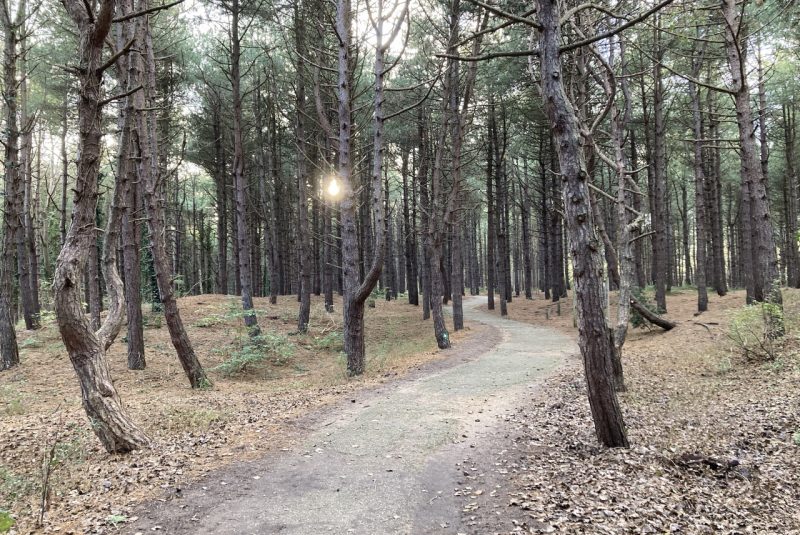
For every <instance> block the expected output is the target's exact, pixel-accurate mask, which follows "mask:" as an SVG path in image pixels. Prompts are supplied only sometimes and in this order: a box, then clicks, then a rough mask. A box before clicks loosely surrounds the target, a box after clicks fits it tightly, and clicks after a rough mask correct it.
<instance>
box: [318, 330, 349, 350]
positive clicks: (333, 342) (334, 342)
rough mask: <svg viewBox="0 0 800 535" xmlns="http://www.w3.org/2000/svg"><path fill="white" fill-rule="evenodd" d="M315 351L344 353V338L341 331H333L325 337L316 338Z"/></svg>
mask: <svg viewBox="0 0 800 535" xmlns="http://www.w3.org/2000/svg"><path fill="white" fill-rule="evenodd" d="M314 349H316V350H317V351H323V350H328V351H344V337H343V336H342V333H341V331H331V332H329V333H328V334H326V335H324V336H315V337H314Z"/></svg>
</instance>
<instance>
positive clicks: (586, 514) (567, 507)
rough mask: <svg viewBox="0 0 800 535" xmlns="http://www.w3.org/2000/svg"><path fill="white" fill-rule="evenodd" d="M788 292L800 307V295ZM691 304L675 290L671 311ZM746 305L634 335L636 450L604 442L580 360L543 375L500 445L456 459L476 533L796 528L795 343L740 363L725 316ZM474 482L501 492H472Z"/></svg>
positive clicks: (727, 301) (676, 315)
mask: <svg viewBox="0 0 800 535" xmlns="http://www.w3.org/2000/svg"><path fill="white" fill-rule="evenodd" d="M787 294H788V295H786V297H787V315H789V314H790V313H791V314H794V313H795V312H796V310H795V308H797V302H798V294H797V292H792V293H789V292H787ZM695 299H696V298H695V296H694V294H693V293H687V294H683V295H678V296H674V297H672V298H671V300H670V301H669V302H668V306H669V307H670V310H671V312H672V314H671V315H670V317H671V319H673V320H675V319H677V320H678V321H685V322H686V323H688V322H689V321H691V320H690V318H692V316H691V312H693V304H694V300H695ZM743 301H744V298H743V296H742V295H741V294H739V293H737V294H736V295H734V296H729V297H726V298H724V299H713V300H712V302H711V307H712V310H715V312H714V313H713V314H708V315H704V316H705V317H706V318H712V319H714V320H715V321H717V322H719V323H720V325H719V326H718V327H716V326H715V328H714V331H713V332H712V333H709V332H708V331H707V330H706V329H694V328H692V327H687V326H683V327H682V328H679V329H675V331H673V332H671V333H656V332H654V333H652V334H646V333H635V334H634V336H633V337H632V340H630V341H629V343H628V344H627V345H626V352H625V356H624V361H625V366H626V370H625V371H626V378H627V383H628V387H629V391H628V392H627V393H625V394H622V395H621V396H620V400H621V405H622V407H623V410H624V412H625V421H626V424H627V426H628V432H629V437H630V439H631V444H632V447H631V449H629V450H608V449H604V448H601V447H599V446H597V441H596V440H595V437H594V435H593V430H592V427H591V418H590V413H589V407H588V402H587V400H586V391H585V386H584V381H583V377H582V368H581V366H580V365H579V364H577V363H575V364H572V365H570V367H569V368H568V369H566V370H564V371H563V372H562V373H561V374H559V375H558V376H555V377H553V378H551V379H549V380H548V381H546V383H545V384H544V386H543V387H542V388H540V389H537V391H536V393H535V394H533V395H532V396H531V398H530V403H529V404H528V405H527V406H526V407H524V408H523V409H520V410H518V411H516V412H515V413H513V414H508V415H506V416H505V418H504V421H503V422H502V423H501V425H502V426H503V428H505V429H506V430H507V432H508V434H509V437H510V438H509V439H508V443H507V444H505V446H504V449H500V450H499V451H493V452H485V451H478V452H476V455H475V456H474V457H472V458H471V459H466V460H465V462H464V463H462V465H461V466H459V467H458V468H459V470H461V471H462V473H463V474H464V481H463V482H462V483H463V484H464V485H465V486H464V487H460V488H459V489H457V490H456V493H457V494H458V495H461V496H463V497H464V498H463V499H464V503H465V504H467V505H468V507H465V510H464V518H463V520H464V522H465V524H466V525H467V526H469V528H470V532H472V533H592V534H594V533H659V534H661V533H765V534H791V533H800V444H798V442H800V440H798V435H797V433H798V431H800V387H798V385H799V384H800V381H799V380H800V359H798V357H797V353H796V351H795V350H796V348H797V347H798V343H797V341H796V340H790V343H789V344H787V348H786V354H785V355H784V356H783V357H782V358H781V360H780V361H778V362H777V363H772V364H766V365H752V364H746V363H745V362H743V361H742V360H741V359H737V358H735V357H732V356H731V354H730V353H729V352H728V349H727V345H726V344H725V341H724V329H725V322H726V318H727V315H726V312H725V311H726V309H733V308H735V307H738V306H741V304H742V303H743ZM511 306H513V304H512V305H511ZM528 306H529V307H530V306H531V305H530V304H528ZM531 308H533V307H531ZM684 315H685V316H686V317H683V316H684ZM520 316H523V315H522V314H519V313H518V316H517V318H516V319H522V320H524V319H527V320H528V321H532V322H540V323H543V322H542V319H541V315H533V314H529V315H528V317H527V318H525V317H520ZM512 317H513V314H512ZM568 321H569V320H568V319H567V318H564V319H563V320H562V327H564V326H565V325H566V324H567V322H568ZM468 486H469V487H474V488H479V487H480V488H483V487H484V486H491V487H493V488H494V490H495V491H496V492H493V493H492V494H491V495H486V494H484V495H483V496H482V497H481V498H483V500H475V496H474V493H473V494H470V493H468V491H466V490H465V488H467V487H468Z"/></svg>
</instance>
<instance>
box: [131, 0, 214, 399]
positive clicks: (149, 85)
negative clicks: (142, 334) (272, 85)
mask: <svg viewBox="0 0 800 535" xmlns="http://www.w3.org/2000/svg"><path fill="white" fill-rule="evenodd" d="M143 7H145V8H146V3H145V6H143ZM137 42H138V43H139V46H140V47H141V52H140V53H139V54H133V55H132V56H131V58H130V62H131V65H132V67H131V69H132V70H135V72H134V73H132V76H131V78H132V80H136V81H137V82H138V83H136V84H135V85H142V86H143V88H144V89H143V90H141V91H137V92H136V93H134V108H135V110H136V114H135V118H134V143H135V146H136V147H137V149H138V154H137V156H138V159H137V162H138V163H137V175H138V178H139V181H140V183H141V186H140V187H141V189H142V190H143V194H144V205H145V209H146V213H147V226H148V230H149V231H150V250H151V255H152V259H153V268H154V271H155V277H156V283H157V286H158V293H159V298H160V300H161V303H162V305H163V307H164V319H165V320H166V322H167V328H168V329H169V334H170V339H171V341H172V345H173V347H174V348H175V351H176V353H177V355H178V360H179V361H180V363H181V366H182V367H183V371H184V372H185V373H186V376H187V377H188V379H189V384H191V386H192V388H205V387H208V386H210V384H211V382H210V381H209V380H208V378H207V377H206V374H205V371H204V370H203V367H202V365H201V364H200V361H199V360H198V359H197V355H195V352H194V348H193V347H192V344H191V342H190V340H189V337H188V335H187V334H186V329H185V328H184V326H183V320H182V319H181V315H180V311H179V309H178V303H177V300H176V299H175V291H174V289H173V287H172V277H171V274H170V262H169V255H168V253H167V247H166V242H165V234H166V233H165V230H166V229H165V224H164V206H163V198H162V197H161V195H160V189H159V184H161V167H160V164H159V155H158V148H159V145H158V130H157V128H156V117H155V113H154V112H153V109H154V108H155V106H154V102H153V100H154V95H155V91H156V83H155V57H154V54H153V44H152V36H151V35H150V27H149V21H148V18H147V17H146V16H145V17H143V18H142V19H140V22H139V25H138V26H137Z"/></svg>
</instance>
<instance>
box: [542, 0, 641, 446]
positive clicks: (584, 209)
mask: <svg viewBox="0 0 800 535" xmlns="http://www.w3.org/2000/svg"><path fill="white" fill-rule="evenodd" d="M537 7H538V17H539V23H540V25H541V29H540V32H539V50H540V54H541V63H542V67H541V88H542V96H543V101H544V108H545V112H546V114H547V117H548V119H549V121H550V126H551V128H552V130H553V135H554V137H555V139H556V144H555V146H556V150H557V153H558V158H559V164H560V169H561V176H562V184H563V199H564V214H565V219H566V221H567V228H568V230H569V243H570V254H571V256H572V259H573V270H574V284H575V293H576V296H577V323H578V333H579V338H578V340H579V345H580V348H581V353H582V355H583V360H584V367H585V372H586V379H587V386H588V392H589V405H590V408H591V411H592V417H593V419H594V422H595V431H596V433H597V437H598V439H599V440H600V442H601V443H602V444H604V445H606V446H610V447H627V446H628V439H627V436H626V432H625V425H624V423H623V419H622V412H621V410H620V408H619V403H618V401H617V396H616V393H615V391H614V384H613V378H612V373H611V372H612V370H611V352H612V351H613V350H614V349H613V345H612V343H611V339H610V336H608V334H607V333H608V330H607V327H606V320H605V312H604V310H603V306H602V296H601V292H602V288H601V278H602V276H601V271H602V267H601V258H600V254H599V250H600V247H599V244H598V241H597V236H596V235H595V232H594V225H593V221H592V209H591V206H590V199H589V187H588V185H587V179H588V175H587V172H586V168H585V162H584V158H583V149H582V147H581V138H580V131H579V126H578V121H577V118H576V116H575V112H574V109H573V107H572V104H571V103H570V102H569V100H568V99H567V96H566V93H565V91H564V86H563V82H562V79H563V76H562V69H561V60H560V56H559V46H560V42H561V29H560V26H561V24H560V16H559V9H558V5H557V3H556V1H555V0H537Z"/></svg>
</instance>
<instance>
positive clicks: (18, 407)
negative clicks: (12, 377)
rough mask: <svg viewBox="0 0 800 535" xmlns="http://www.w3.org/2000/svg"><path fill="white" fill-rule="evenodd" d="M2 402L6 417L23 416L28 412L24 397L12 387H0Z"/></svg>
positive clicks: (0, 399) (0, 400)
mask: <svg viewBox="0 0 800 535" xmlns="http://www.w3.org/2000/svg"><path fill="white" fill-rule="evenodd" d="M0 402H2V405H3V413H4V414H5V415H6V416H21V415H23V414H25V412H26V409H25V404H24V403H23V401H22V396H20V395H19V393H18V392H17V391H16V390H15V389H13V388H12V387H11V386H3V387H0Z"/></svg>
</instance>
